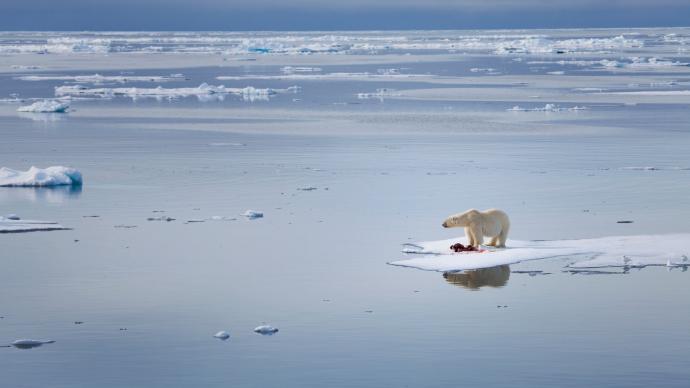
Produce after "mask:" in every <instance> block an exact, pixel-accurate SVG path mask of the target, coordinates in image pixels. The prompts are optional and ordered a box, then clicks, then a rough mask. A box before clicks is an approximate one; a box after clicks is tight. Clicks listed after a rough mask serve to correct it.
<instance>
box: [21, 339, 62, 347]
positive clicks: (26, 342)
mask: <svg viewBox="0 0 690 388" xmlns="http://www.w3.org/2000/svg"><path fill="white" fill-rule="evenodd" d="M54 342H55V341H39V340H32V339H20V340H16V341H14V342H12V346H14V347H15V348H18V349H31V348H37V347H39V346H41V345H45V344H52V343H54Z"/></svg>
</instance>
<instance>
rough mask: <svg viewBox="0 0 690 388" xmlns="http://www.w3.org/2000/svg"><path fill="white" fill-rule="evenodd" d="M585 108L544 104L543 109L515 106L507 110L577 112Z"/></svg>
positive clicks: (585, 108)
mask: <svg viewBox="0 0 690 388" xmlns="http://www.w3.org/2000/svg"><path fill="white" fill-rule="evenodd" d="M587 109H589V108H587V107H586V106H573V107H570V108H561V107H560V106H558V105H556V104H546V105H544V106H543V107H536V108H523V107H521V106H519V105H515V106H514V107H512V108H509V109H507V111H509V112H564V111H567V112H574V111H579V110H587Z"/></svg>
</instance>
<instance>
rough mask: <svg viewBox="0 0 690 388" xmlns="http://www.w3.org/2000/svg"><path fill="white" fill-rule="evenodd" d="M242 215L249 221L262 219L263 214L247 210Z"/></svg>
mask: <svg viewBox="0 0 690 388" xmlns="http://www.w3.org/2000/svg"><path fill="white" fill-rule="evenodd" d="M242 215H243V216H245V217H247V219H250V220H254V219H257V218H263V217H264V213H262V212H258V211H256V210H247V211H245V212H244V213H242Z"/></svg>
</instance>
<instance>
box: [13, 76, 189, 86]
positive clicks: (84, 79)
mask: <svg viewBox="0 0 690 388" xmlns="http://www.w3.org/2000/svg"><path fill="white" fill-rule="evenodd" d="M15 79H18V80H21V81H70V82H77V83H94V84H100V83H107V82H116V83H126V82H168V81H184V80H185V79H186V78H185V76H184V75H182V74H170V75H100V74H91V75H24V76H19V77H15Z"/></svg>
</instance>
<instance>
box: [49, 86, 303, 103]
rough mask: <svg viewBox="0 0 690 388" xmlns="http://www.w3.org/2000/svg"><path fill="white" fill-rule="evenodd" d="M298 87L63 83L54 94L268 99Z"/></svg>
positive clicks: (294, 90)
mask: <svg viewBox="0 0 690 388" xmlns="http://www.w3.org/2000/svg"><path fill="white" fill-rule="evenodd" d="M299 90H300V89H299V87H297V86H291V87H288V88H285V89H271V88H263V89H262V88H255V87H252V86H247V87H244V88H226V87H225V86H223V85H220V86H213V85H209V84H207V83H202V84H201V85H199V86H197V87H193V88H190V87H187V88H164V87H162V86H158V87H156V88H87V87H85V86H82V85H65V86H58V87H56V88H55V95H56V96H91V97H101V98H112V97H116V96H125V97H131V98H145V97H153V98H168V99H174V98H179V97H189V96H197V97H200V98H202V97H208V96H223V95H227V94H234V95H238V96H240V97H241V98H242V99H244V100H246V101H257V100H268V98H269V97H270V96H273V95H276V94H279V93H296V92H298V91H299Z"/></svg>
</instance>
